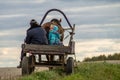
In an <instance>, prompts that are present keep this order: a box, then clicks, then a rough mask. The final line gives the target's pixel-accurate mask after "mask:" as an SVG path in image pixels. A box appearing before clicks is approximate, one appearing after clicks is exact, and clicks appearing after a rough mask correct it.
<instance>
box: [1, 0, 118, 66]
mask: <svg viewBox="0 0 120 80" xmlns="http://www.w3.org/2000/svg"><path fill="white" fill-rule="evenodd" d="M53 8H56V9H59V10H61V11H63V12H64V13H65V15H66V16H67V18H68V20H69V21H70V23H71V24H72V25H73V24H75V25H76V26H75V35H74V41H75V42H76V45H75V53H76V57H77V60H80V61H82V60H83V59H84V58H85V57H92V56H98V55H102V54H104V55H108V54H114V53H120V47H119V46H120V0H0V67H15V66H17V65H18V64H19V61H20V52H21V44H22V43H23V42H24V39H25V37H26V30H27V29H28V28H29V22H30V20H31V19H36V20H37V21H38V22H39V23H40V22H41V19H42V18H43V16H44V14H45V13H46V12H47V11H48V10H49V9H53ZM52 18H58V19H60V18H61V19H62V22H61V24H62V26H63V28H67V27H69V26H68V24H67V23H66V20H65V19H64V17H63V16H62V15H61V14H60V13H58V12H51V13H49V14H48V16H47V18H46V19H45V21H44V23H45V22H47V21H50V20H51V19H52ZM66 34H67V32H66ZM68 40H69V38H68V39H66V40H65V41H64V44H67V42H68Z"/></svg>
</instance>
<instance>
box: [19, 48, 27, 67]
mask: <svg viewBox="0 0 120 80" xmlns="http://www.w3.org/2000/svg"><path fill="white" fill-rule="evenodd" d="M24 56H26V54H25V53H23V50H22V51H21V56H20V63H19V65H18V66H17V68H21V66H22V59H23V57H24Z"/></svg>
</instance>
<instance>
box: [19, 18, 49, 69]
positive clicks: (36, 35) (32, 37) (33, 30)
mask: <svg viewBox="0 0 120 80" xmlns="http://www.w3.org/2000/svg"><path fill="white" fill-rule="evenodd" d="M25 43H26V44H40V45H46V44H48V40H47V37H46V31H45V30H44V29H43V28H41V27H40V26H39V25H38V23H37V22H36V21H35V20H34V19H32V20H31V21H30V28H29V29H28V30H27V35H26V39H25ZM25 55H26V54H25V53H23V50H22V51H21V61H20V64H19V65H18V66H17V68H21V62H22V59H23V57H24V56H25Z"/></svg>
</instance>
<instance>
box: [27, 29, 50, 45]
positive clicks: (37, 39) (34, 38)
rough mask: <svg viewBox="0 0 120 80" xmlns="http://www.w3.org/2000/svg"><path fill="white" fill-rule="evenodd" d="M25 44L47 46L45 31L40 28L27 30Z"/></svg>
mask: <svg viewBox="0 0 120 80" xmlns="http://www.w3.org/2000/svg"><path fill="white" fill-rule="evenodd" d="M25 42H26V43H27V44H41V45H42V44H48V40H47V38H46V31H45V30H44V29H43V28H41V27H36V28H33V29H31V30H28V31H27V37H26V40H25Z"/></svg>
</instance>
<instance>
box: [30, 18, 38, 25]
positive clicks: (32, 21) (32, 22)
mask: <svg viewBox="0 0 120 80" xmlns="http://www.w3.org/2000/svg"><path fill="white" fill-rule="evenodd" d="M30 24H38V23H37V21H36V20H35V19H32V20H31V21H30Z"/></svg>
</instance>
